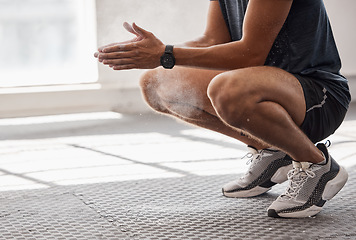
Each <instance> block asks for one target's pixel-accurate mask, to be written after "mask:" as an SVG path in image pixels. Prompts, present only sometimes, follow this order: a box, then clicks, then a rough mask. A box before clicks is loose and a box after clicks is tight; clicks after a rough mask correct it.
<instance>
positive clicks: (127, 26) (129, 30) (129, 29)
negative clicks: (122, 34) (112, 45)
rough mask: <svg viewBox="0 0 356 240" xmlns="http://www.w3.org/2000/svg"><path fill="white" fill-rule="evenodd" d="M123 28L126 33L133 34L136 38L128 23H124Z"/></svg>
mask: <svg viewBox="0 0 356 240" xmlns="http://www.w3.org/2000/svg"><path fill="white" fill-rule="evenodd" d="M123 26H124V28H125V29H126V30H127V31H128V32H130V33H132V34H135V35H136V36H137V33H136V32H135V30H134V29H133V28H132V26H131V25H130V24H129V23H128V22H124V24H123Z"/></svg>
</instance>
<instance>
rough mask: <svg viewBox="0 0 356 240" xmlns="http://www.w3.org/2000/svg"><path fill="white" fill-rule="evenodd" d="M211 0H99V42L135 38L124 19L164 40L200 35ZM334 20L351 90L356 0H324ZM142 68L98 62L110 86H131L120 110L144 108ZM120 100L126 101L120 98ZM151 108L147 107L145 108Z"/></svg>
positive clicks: (354, 78) (354, 68)
mask: <svg viewBox="0 0 356 240" xmlns="http://www.w3.org/2000/svg"><path fill="white" fill-rule="evenodd" d="M208 4H209V1H208V0H194V1H192V0H148V1H142V0H130V1H128V0H97V1H96V6H97V27H98V28H97V32H98V45H99V46H101V45H103V44H107V43H111V42H116V41H124V40H127V39H130V38H131V37H132V35H131V34H129V33H127V32H126V30H125V29H124V28H123V27H122V23H123V22H124V21H128V22H133V21H134V22H136V23H137V24H138V25H139V26H142V27H143V28H145V29H146V30H149V31H152V32H153V33H155V35H156V36H157V37H158V38H160V39H161V40H162V41H163V42H164V43H173V44H174V43H180V42H183V41H185V40H190V39H193V38H195V37H197V36H199V35H200V34H201V33H202V32H203V30H204V28H205V20H206V13H207V8H208ZM325 5H326V7H327V10H328V12H329V17H330V19H331V22H332V26H333V30H334V34H335V39H336V41H337V45H338V47H339V51H340V55H341V58H342V61H343V68H342V73H343V74H344V75H346V76H347V77H348V78H349V79H350V85H351V87H352V90H356V86H355V87H354V86H353V85H354V84H353V83H354V82H356V66H355V65H356V60H355V56H356V48H355V47H354V43H355V42H356V31H354V30H353V29H355V24H356V15H355V14H354V13H355V12H356V1H355V0H339V1H335V0H325ZM141 73H142V71H141V70H130V71H121V72H115V71H112V70H111V69H109V68H107V67H105V66H102V65H99V80H100V82H102V83H105V84H104V87H107V88H120V89H130V94H131V97H130V99H131V101H132V99H137V102H136V103H134V104H132V102H131V103H130V104H129V105H128V106H129V108H130V109H127V108H125V106H126V105H125V104H124V103H123V104H120V105H119V107H118V108H117V109H116V110H117V111H122V112H126V111H130V112H132V111H135V109H137V111H144V110H145V109H146V107H145V104H143V101H142V99H141V95H140V93H139V90H138V79H139V76H140V74H141ZM120 101H125V99H124V98H120ZM146 110H148V108H147V109H146Z"/></svg>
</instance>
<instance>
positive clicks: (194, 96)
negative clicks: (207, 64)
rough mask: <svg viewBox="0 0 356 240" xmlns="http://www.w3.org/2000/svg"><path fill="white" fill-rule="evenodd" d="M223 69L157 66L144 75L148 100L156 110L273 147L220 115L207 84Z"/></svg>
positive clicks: (143, 83) (254, 144)
mask: <svg viewBox="0 0 356 240" xmlns="http://www.w3.org/2000/svg"><path fill="white" fill-rule="evenodd" d="M220 73H221V72H219V71H211V70H201V69H193V68H183V67H175V68H174V69H173V70H165V69H162V68H157V69H154V70H150V71H147V72H146V73H145V74H144V75H143V76H142V78H141V88H142V92H143V96H144V98H145V100H146V101H147V103H148V104H149V105H150V106H151V107H152V108H153V109H154V110H156V111H159V112H161V113H166V114H169V115H171V116H174V117H177V118H179V119H182V120H183V121H185V122H188V123H191V124H194V125H196V126H199V127H203V128H206V129H210V130H213V131H216V132H219V133H222V134H224V135H227V136H230V137H232V138H235V139H237V140H239V141H241V142H243V143H245V144H247V145H251V146H254V147H255V148H257V149H263V148H267V147H269V145H268V144H266V143H264V142H262V141H261V140H259V139H257V138H254V137H252V135H249V134H247V133H246V132H244V131H242V130H241V129H238V128H233V127H231V126H228V125H227V124H225V123H224V122H223V121H221V119H220V118H219V117H218V116H217V113H216V111H215V109H214V108H213V106H212V104H211V101H210V99H209V98H208V96H207V88H208V86H209V84H210V82H211V80H212V79H213V78H214V77H215V76H216V75H218V74H220Z"/></svg>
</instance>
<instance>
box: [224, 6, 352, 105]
mask: <svg viewBox="0 0 356 240" xmlns="http://www.w3.org/2000/svg"><path fill="white" fill-rule="evenodd" d="M219 3H220V7H221V10H222V13H223V15H224V19H225V22H226V24H227V26H228V29H229V32H230V35H231V39H232V41H238V40H240V39H241V37H242V24H243V19H244V16H245V12H246V8H247V5H248V0H219ZM265 65H267V66H275V67H278V68H281V69H284V70H286V71H288V72H290V73H292V74H300V75H306V76H309V77H313V79H315V81H316V82H317V83H318V84H320V85H322V86H323V87H325V88H326V89H327V90H328V91H329V92H330V94H332V95H333V96H334V97H335V98H336V99H337V100H338V101H339V102H340V103H341V104H342V105H343V106H344V107H345V108H346V109H347V108H348V105H349V103H350V100H351V96H350V92H349V87H348V84H347V79H346V78H345V77H344V76H342V75H341V74H340V69H341V61H340V57H339V53H338V50H337V48H336V44H335V41H334V37H333V33H332V30H331V26H330V23H329V19H328V16H327V13H326V9H325V6H324V3H323V0H294V1H293V4H292V7H291V9H290V12H289V15H288V17H287V19H286V22H285V23H284V25H283V27H282V29H281V31H280V33H279V34H278V36H277V38H276V40H275V42H274V44H273V46H272V48H271V50H270V52H269V54H268V57H267V60H266V62H265Z"/></svg>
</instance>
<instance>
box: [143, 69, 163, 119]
mask: <svg viewBox="0 0 356 240" xmlns="http://www.w3.org/2000/svg"><path fill="white" fill-rule="evenodd" d="M158 71H159V70H158V69H153V70H148V71H146V72H144V73H143V74H142V76H141V78H140V88H141V91H142V95H143V98H144V100H145V101H146V102H147V104H148V105H149V106H150V107H151V108H153V109H154V110H156V111H160V112H164V111H165V109H164V107H163V105H162V101H161V98H160V95H159V93H158V89H159V86H160V79H159V73H158Z"/></svg>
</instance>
